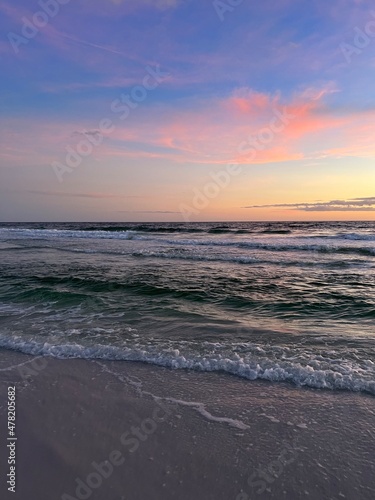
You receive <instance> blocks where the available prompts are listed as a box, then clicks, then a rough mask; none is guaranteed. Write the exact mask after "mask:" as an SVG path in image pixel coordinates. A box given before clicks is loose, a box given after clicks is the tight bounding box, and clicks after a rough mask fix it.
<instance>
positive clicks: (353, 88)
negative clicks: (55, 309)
mask: <svg viewBox="0 0 375 500" xmlns="http://www.w3.org/2000/svg"><path fill="white" fill-rule="evenodd" d="M60 2H61V3H57V0H45V1H44V0H40V1H39V2H38V1H34V0H13V1H10V0H7V1H2V0H0V29H1V38H0V58H1V68H2V71H1V79H0V86H1V109H2V112H1V116H0V128H1V137H0V146H1V147H0V220H2V221H183V220H192V221H194V220H197V221H203V220H213V221H214V220H217V221H219V220H342V219H349V220H355V219H363V220H375V165H374V161H375V120H374V118H375V106H374V104H375V5H374V2H373V1H367V0H330V1H327V0H314V1H311V0H263V1H262V2H258V1H255V0H243V1H242V2H241V1H240V0H223V1H211V0H71V1H69V0H60ZM43 4H45V7H44V8H45V10H43V9H42V7H41V5H43ZM38 25H39V26H38Z"/></svg>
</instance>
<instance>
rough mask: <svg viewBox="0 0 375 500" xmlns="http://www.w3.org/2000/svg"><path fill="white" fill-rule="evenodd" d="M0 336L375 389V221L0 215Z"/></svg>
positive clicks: (55, 348)
mask: <svg viewBox="0 0 375 500" xmlns="http://www.w3.org/2000/svg"><path fill="white" fill-rule="evenodd" d="M0 346H1V347H3V348H7V349H16V350H20V351H23V352H27V353H34V354H44V355H53V356H58V357H85V358H106V359H120V360H142V361H147V362H149V363H155V364H162V365H165V366H170V367H175V368H190V369H196V370H209V371H211V370H223V371H226V372H228V373H232V374H235V375H237V376H241V377H245V378H248V379H256V378H261V379H267V380H272V381H279V380H287V381H291V382H293V383H296V384H302V385H308V386H310V387H316V388H331V389H332V388H335V389H348V390H362V391H367V392H371V393H374V394H375V364H374V363H375V355H374V346H375V223H372V222H341V223H297V222H295V223H204V224H203V223H188V224H178V223H175V224H160V223H158V224H157V223H150V224H143V223H142V224H140V223H134V224H130V223H113V224H112V223H100V224H99V223H86V224H84V223H71V224H68V223H64V224H47V223H44V224H35V223H33V224H4V223H3V224H1V226H0Z"/></svg>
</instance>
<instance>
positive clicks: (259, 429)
mask: <svg viewBox="0 0 375 500" xmlns="http://www.w3.org/2000/svg"><path fill="white" fill-rule="evenodd" d="M0 366H1V372H0V376H1V385H0V390H1V393H0V397H1V414H0V418H1V426H2V428H3V430H5V428H6V400H7V388H8V386H11V385H15V386H16V413H17V419H16V436H17V446H16V464H17V468H16V493H15V494H13V493H10V492H8V491H7V485H6V481H5V479H4V473H2V479H1V497H2V498H8V497H9V498H17V499H18V498H19V499H25V498H28V499H29V500H34V499H35V500H37V499H38V500H47V499H48V500H49V499H59V500H60V499H64V500H68V499H70V500H71V499H72V498H73V499H74V498H76V499H88V498H92V499H103V500H104V499H105V500H115V499H116V500H125V499H126V500H141V499H142V500H144V499H146V498H152V499H163V500H168V499H179V500H191V499H202V500H203V499H212V500H213V499H215V500H216V499H222V500H231V499H233V500H245V499H247V498H272V499H280V498H285V499H288V500H289V499H292V500H293V499H296V500H297V499H302V498H308V499H313V500H315V499H316V500H321V499H332V500H340V499H341V498H347V499H354V498H356V499H361V500H362V499H363V500H365V499H369V500H370V499H372V498H374V494H375V479H374V470H375V464H374V457H375V441H374V439H373V437H374V435H373V429H374V423H375V399H374V398H373V397H372V396H370V395H364V394H356V393H350V392H332V391H319V390H311V389H299V388H295V387H292V386H289V385H287V384H272V383H267V382H258V381H254V382H251V383H249V382H248V381H245V380H241V379H238V378H236V377H231V376H228V375H224V374H217V373H212V374H210V373H196V372H187V371H183V370H169V369H165V368H159V367H154V366H148V365H145V364H142V363H129V362H102V361H87V360H57V359H53V358H33V357H31V356H25V355H22V354H19V353H12V352H5V351H3V352H2V353H1V364H0ZM223 378H225V380H223ZM221 386H222V387H223V388H225V392H221V397H220V401H218V398H217V394H220V387H221ZM4 403H5V404H4ZM4 434H5V433H4V432H2V438H1V470H2V471H5V470H7V467H8V465H7V464H6V459H7V448H6V439H5V435H4Z"/></svg>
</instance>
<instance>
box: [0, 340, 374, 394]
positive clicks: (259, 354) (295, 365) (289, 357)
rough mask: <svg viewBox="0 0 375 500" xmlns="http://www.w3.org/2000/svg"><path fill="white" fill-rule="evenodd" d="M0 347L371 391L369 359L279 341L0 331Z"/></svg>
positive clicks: (297, 383)
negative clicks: (70, 338) (134, 342)
mask: <svg viewBox="0 0 375 500" xmlns="http://www.w3.org/2000/svg"><path fill="white" fill-rule="evenodd" d="M0 347H2V348H5V349H9V350H15V351H19V352H23V353H25V354H31V355H34V356H40V355H42V356H51V357H54V358H59V359H64V358H65V359H67V358H82V359H104V360H123V361H141V362H145V363H149V364H154V365H159V366H165V367H168V368H174V369H189V370H196V371H202V372H225V373H228V374H231V375H236V376H238V377H242V378H245V379H248V380H257V379H260V380H268V381H270V382H290V383H293V384H295V385H297V386H307V387H311V388H315V389H331V390H348V391H356V392H358V391H362V392H367V393H370V394H373V395H375V364H374V362H373V361H371V360H370V359H364V360H362V361H359V360H348V359H343V358H340V353H338V352H334V351H329V352H317V353H312V352H308V351H306V352H300V353H298V354H297V353H296V352H293V350H291V349H290V348H283V347H280V346H274V347H268V348H267V349H265V348H264V346H258V345H252V346H248V352H241V350H240V351H239V352H235V351H232V352H231V353H229V352H227V353H222V354H220V352H218V351H217V352H210V351H207V352H206V353H204V354H200V353H198V352H195V353H194V352H189V353H183V352H180V350H179V349H173V348H167V347H165V348H159V350H157V349H156V348H155V347H151V346H141V347H126V346H123V347H117V346H111V345H101V344H96V345H92V346H84V345H80V344H76V343H74V344H61V345H56V344H55V345H53V344H50V343H48V342H38V341H36V340H24V339H21V338H12V337H7V336H4V335H0Z"/></svg>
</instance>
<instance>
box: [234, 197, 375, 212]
mask: <svg viewBox="0 0 375 500" xmlns="http://www.w3.org/2000/svg"><path fill="white" fill-rule="evenodd" d="M242 208H286V209H289V210H297V211H303V212H373V211H375V196H372V197H367V198H352V199H349V200H331V201H326V202H321V201H319V202H302V203H277V204H273V205H249V206H246V207H242Z"/></svg>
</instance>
